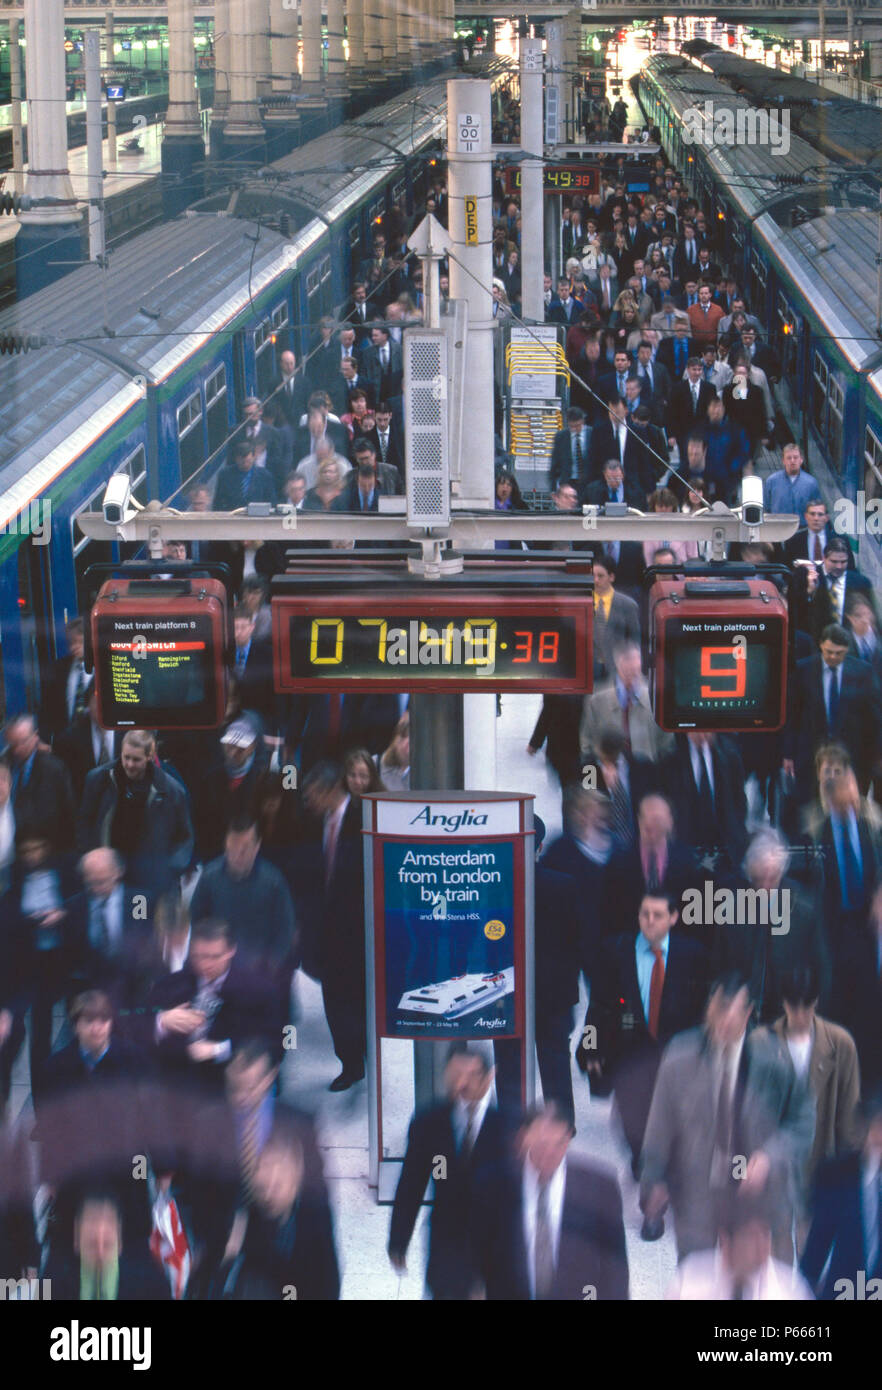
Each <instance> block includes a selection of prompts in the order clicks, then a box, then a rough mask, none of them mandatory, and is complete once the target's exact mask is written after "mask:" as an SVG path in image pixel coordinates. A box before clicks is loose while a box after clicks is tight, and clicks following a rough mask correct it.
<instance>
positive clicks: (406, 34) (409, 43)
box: [389, 0, 414, 78]
mask: <svg viewBox="0 0 882 1390" xmlns="http://www.w3.org/2000/svg"><path fill="white" fill-rule="evenodd" d="M412 4H413V0H400V3H399V5H398V7H397V8H395V7H393V6H391V5H390V7H389V8H390V15H389V19H390V22H391V27H392V33H393V38H394V40H395V49H396V66H397V68H398V72H399V73H400V74H401V75H402V76H405V77H407V78H409V77H410V73H411V71H412V70H413V66H414V51H413V17H412V14H411V7H412Z"/></svg>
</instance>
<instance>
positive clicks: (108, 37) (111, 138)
mask: <svg viewBox="0 0 882 1390" xmlns="http://www.w3.org/2000/svg"><path fill="white" fill-rule="evenodd" d="M113 50H114V38H113V11H112V10H108V12H107V14H106V15H105V16H104V61H105V63H106V65H107V66H108V67H113V63H114V51H113ZM105 163H106V165H107V168H108V171H109V172H110V173H114V172H115V171H116V169H117V167H118V165H119V156H118V153H117V148H116V105H115V103H114V102H112V101H109V102H108V103H107V158H106V160H105Z"/></svg>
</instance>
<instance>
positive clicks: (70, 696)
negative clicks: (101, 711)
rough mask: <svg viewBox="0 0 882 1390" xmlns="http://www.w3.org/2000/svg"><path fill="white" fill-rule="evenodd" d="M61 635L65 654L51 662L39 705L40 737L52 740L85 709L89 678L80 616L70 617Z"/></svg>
mask: <svg viewBox="0 0 882 1390" xmlns="http://www.w3.org/2000/svg"><path fill="white" fill-rule="evenodd" d="M64 635H65V638H66V640H67V656H63V657H59V659H58V660H57V661H55V662H53V664H52V669H51V672H50V674H49V677H48V679H47V681H46V686H45V689H44V691H43V698H42V701H41V707H40V728H41V730H42V733H43V737H44V738H46V739H52V740H53V741H54V739H55V737H56V736H57V735H58V734H59V733H61V731H62V730H64V729H66V728H67V727H68V725H69V724H71V723H72V722H73V720H74V719H75V718H76V716H77V715H78V714H80V713H82V711H83V710H84V709H85V707H86V686H87V685H88V681H89V678H88V676H87V675H86V668H85V666H84V665H83V650H84V637H83V620H82V618H71V620H70V622H68V623H65V626H64Z"/></svg>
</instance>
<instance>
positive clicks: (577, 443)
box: [548, 405, 591, 492]
mask: <svg viewBox="0 0 882 1390" xmlns="http://www.w3.org/2000/svg"><path fill="white" fill-rule="evenodd" d="M590 440H591V430H590V428H589V426H588V425H587V423H586V421H585V412H584V410H582V408H581V406H578V405H571V406H570V408H569V410H568V411H567V424H566V429H562V430H558V431H557V434H556V435H555V436H554V443H553V444H552V446H551V472H550V474H549V479H548V481H549V486H550V488H551V491H552V492H556V491H557V488H558V487H559V486H560V484H561V483H570V482H571V483H572V484H573V485H574V487H575V488H576V490H577V491H578V492H581V491H582V488H583V487H584V486H585V483H586V481H587V477H588V447H589V444H590Z"/></svg>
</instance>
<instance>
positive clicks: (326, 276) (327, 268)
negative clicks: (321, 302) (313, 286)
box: [319, 256, 331, 284]
mask: <svg viewBox="0 0 882 1390" xmlns="http://www.w3.org/2000/svg"><path fill="white" fill-rule="evenodd" d="M330 278H331V258H330V256H323V257H322V259H321V261H320V262H319V279H320V281H321V282H322V284H324V283H325V281H326V280H330Z"/></svg>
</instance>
